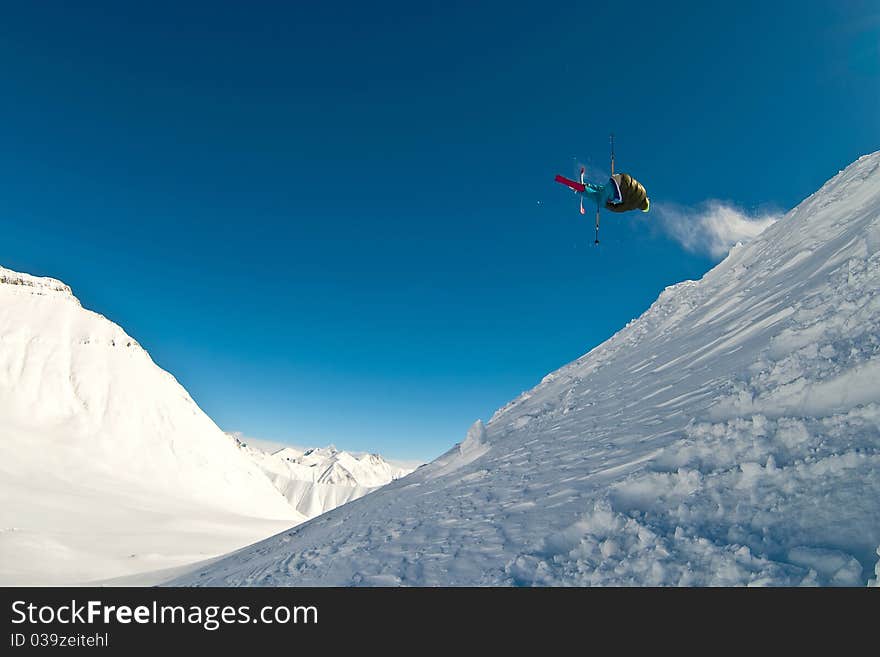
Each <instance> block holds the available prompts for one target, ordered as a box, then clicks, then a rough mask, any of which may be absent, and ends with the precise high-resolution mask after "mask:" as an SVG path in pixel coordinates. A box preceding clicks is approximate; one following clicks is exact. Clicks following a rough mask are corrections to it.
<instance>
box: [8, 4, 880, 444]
mask: <svg viewBox="0 0 880 657" xmlns="http://www.w3.org/2000/svg"><path fill="white" fill-rule="evenodd" d="M77 4H81V5H82V6H80V7H78V8H76V9H74V8H73V7H71V6H69V5H70V3H61V2H39V3H15V5H7V6H6V7H5V8H4V10H3V16H2V20H0V93H2V102H0V228H2V239H0V264H2V265H4V266H6V267H9V268H13V269H18V270H23V271H27V272H30V273H34V274H41V275H52V276H55V277H57V278H61V279H63V280H64V281H65V282H67V283H69V284H70V285H72V286H73V288H74V292H75V293H76V294H77V296H79V298H80V299H81V300H82V301H83V303H84V305H85V306H86V307H88V308H91V309H94V310H96V311H98V312H100V313H102V314H105V315H107V316H108V317H110V318H111V319H113V320H114V321H116V322H117V323H119V324H120V325H122V326H123V327H124V328H125V329H126V330H127V331H128V332H129V333H130V334H132V335H133V336H134V337H135V338H136V339H137V340H139V341H140V342H141V343H142V344H143V345H144V346H145V347H146V348H147V349H148V350H149V351H150V353H151V354H152V356H153V358H154V359H155V360H156V361H157V362H158V363H159V364H160V365H161V366H163V367H165V368H166V369H168V370H170V371H171V372H172V373H173V374H174V375H175V376H176V377H177V378H178V379H179V380H180V381H181V382H182V383H183V384H184V385H185V386H186V387H187V389H188V390H189V391H190V392H191V393H192V395H193V396H194V398H195V399H196V401H197V402H198V403H199V404H200V405H201V406H202V408H204V409H205V410H206V411H207V412H208V414H209V415H211V416H212V417H213V418H214V419H215V420H216V421H217V422H218V424H220V425H221V426H222V427H224V428H226V429H230V430H240V431H243V432H244V433H246V434H250V435H252V436H256V437H260V438H265V439H274V440H281V441H289V442H292V443H296V444H326V443H328V442H333V443H335V444H337V446H339V447H343V448H347V449H353V450H371V451H380V452H383V453H386V454H388V455H391V456H395V457H399V458H419V459H427V458H431V457H433V456H435V455H437V454H439V453H441V452H442V451H444V450H445V449H446V448H448V447H449V446H451V445H452V444H453V443H455V442H457V441H459V440H460V439H461V438H462V437H463V436H464V433H465V431H466V430H467V428H468V426H469V424H470V423H471V422H472V421H473V420H474V419H476V418H478V417H480V418H483V419H487V418H488V417H489V415H491V413H492V412H493V411H494V410H495V409H496V408H497V407H499V406H500V405H502V404H504V403H505V402H507V401H508V400H509V399H511V398H512V397H514V396H515V395H517V394H518V393H519V392H521V391H522V390H525V389H528V388H529V387H531V386H532V385H534V384H535V383H537V382H538V381H539V380H540V379H541V377H542V376H543V375H545V374H546V373H548V372H550V371H552V370H554V369H556V368H557V367H559V366H561V365H563V364H564V363H566V362H568V361H570V360H572V359H574V358H576V357H578V356H580V355H581V354H583V353H584V352H586V351H587V350H589V349H590V348H592V347H593V346H595V345H596V344H598V343H600V342H601V341H602V340H604V339H605V338H607V337H609V336H610V335H611V334H613V333H614V332H615V331H616V330H617V329H619V328H621V327H622V326H623V324H624V323H625V322H627V321H628V320H630V319H631V318H633V317H636V316H638V315H639V314H640V313H641V312H642V311H643V310H645V309H646V308H647V306H648V305H649V304H650V303H651V301H653V299H654V298H655V297H656V296H657V294H658V293H659V292H660V290H662V288H663V287H665V286H666V285H669V284H672V283H675V282H677V281H679V280H682V279H685V278H695V277H699V276H700V275H702V274H703V273H704V272H705V271H706V270H707V269H708V268H709V267H710V266H711V265H712V264H713V263H712V261H711V260H710V259H708V258H707V257H704V256H699V255H694V254H689V253H686V252H685V251H683V250H682V249H681V248H680V247H679V246H678V245H677V244H676V243H675V242H673V241H672V240H670V239H669V238H667V237H664V236H663V234H662V233H659V232H658V231H656V230H651V229H650V227H649V224H646V223H645V222H642V221H636V220H634V219H632V218H631V217H630V216H625V217H622V218H621V217H614V218H613V219H612V218H606V220H605V223H604V227H603V238H604V239H603V244H602V246H601V247H600V249H598V250H597V249H595V248H593V246H592V244H591V241H592V228H591V221H592V219H591V218H590V217H587V219H586V220H584V218H582V217H580V216H579V215H578V214H577V212H576V209H575V202H574V201H573V200H572V196H571V195H570V194H568V193H566V191H565V190H564V189H562V188H561V187H559V186H558V185H555V184H554V183H553V175H554V174H555V173H557V172H561V173H571V172H572V169H573V164H574V161H575V158H576V159H577V160H580V161H586V162H589V163H591V164H593V165H594V166H596V167H598V168H602V167H606V168H607V164H606V158H607V135H608V133H609V132H610V131H614V132H615V133H616V135H617V155H618V169H623V170H627V171H630V172H632V173H634V174H635V175H637V177H638V178H639V179H640V180H642V181H644V182H645V184H646V185H647V187H648V188H649V191H650V193H651V197H652V200H653V201H654V202H655V203H657V202H671V203H679V204H684V205H690V204H695V203H698V202H699V201H702V200H704V199H708V198H720V199H727V200H730V201H732V202H735V203H737V204H739V205H740V206H742V207H745V208H761V207H764V206H771V207H777V208H783V209H787V208H789V207H791V206H793V205H794V204H796V203H797V202H798V201H800V200H801V199H802V198H803V197H805V196H806V195H808V194H810V193H812V192H813V191H815V189H816V188H818V187H819V185H821V184H822V183H823V182H824V181H825V180H826V179H827V178H829V177H830V176H832V175H833V174H834V173H836V172H837V171H838V169H840V168H842V167H844V166H845V165H847V164H848V163H849V162H851V161H852V160H854V159H855V158H856V157H858V156H859V155H862V154H864V153H867V152H870V151H873V150H876V149H878V148H880V63H878V60H880V50H878V42H880V9H878V7H877V4H876V3H875V2H836V1H835V2H813V1H811V2H807V3H805V2H737V3H705V2H696V1H694V2H675V1H670V2H646V3H641V2H627V3H609V2H602V3H589V2H568V3H561V4H558V3H557V4H556V5H554V4H553V3H546V2H541V3H537V2H536V3H529V2H504V3H494V2H492V3H489V2H477V3H471V2H444V3H430V2H429V3H418V2H395V3H368V2H357V3H349V2H333V3H311V2H310V3H305V2H300V3H290V2H277V3H274V2H273V3H269V2H263V3H260V2H254V3H243V2H211V3H207V2H184V1H177V2H168V3H166V2H150V3H131V2H86V3H77ZM319 4H320V5H323V6H318V5H319ZM719 4H724V5H726V6H723V7H719V6H717V5H719ZM472 5H479V6H478V7H475V6H472ZM539 201H540V203H539Z"/></svg>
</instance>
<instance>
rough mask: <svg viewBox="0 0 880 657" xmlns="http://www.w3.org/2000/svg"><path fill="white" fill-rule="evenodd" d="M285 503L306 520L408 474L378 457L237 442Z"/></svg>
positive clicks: (334, 450) (332, 448) (329, 448)
mask: <svg viewBox="0 0 880 657" xmlns="http://www.w3.org/2000/svg"><path fill="white" fill-rule="evenodd" d="M239 445H240V447H241V449H242V450H244V451H245V453H246V454H248V456H249V457H250V458H251V459H253V461H254V462H255V463H256V464H257V465H258V466H259V467H260V469H261V470H262V471H263V472H264V473H265V474H266V476H268V477H269V480H270V481H271V482H272V483H273V484H274V485H275V487H276V488H277V489H278V490H279V491H281V494H282V495H284V497H285V499H286V500H287V501H288V503H289V504H290V505H291V506H293V507H294V508H295V509H296V510H297V511H298V512H299V513H301V514H303V515H304V516H305V517H307V518H314V517H315V516H318V515H320V514H322V513H324V512H326V511H329V510H331V509H335V508H336V507H337V506H340V505H342V504H345V503H346V502H350V501H351V500H355V499H357V498H359V497H363V496H364V495H366V494H367V493H370V492H372V491H374V490H376V489H377V488H379V487H381V486H385V485H386V484H388V483H390V482H392V481H394V480H395V479H399V478H400V477H403V476H404V475H406V474H408V473H409V472H411V470H409V469H406V468H399V467H394V466H392V465H391V464H389V463H388V462H387V461H386V460H385V459H383V458H382V457H381V456H380V455H378V454H363V455H361V456H355V455H353V454H351V453H349V452H346V451H341V450H338V449H336V448H335V447H333V446H332V445H331V446H329V447H321V448H312V449H306V450H299V449H296V448H295V447H284V448H282V449H279V450H276V451H273V452H267V451H264V450H262V449H259V448H256V447H252V446H250V445H249V444H246V443H243V442H241V441H239Z"/></svg>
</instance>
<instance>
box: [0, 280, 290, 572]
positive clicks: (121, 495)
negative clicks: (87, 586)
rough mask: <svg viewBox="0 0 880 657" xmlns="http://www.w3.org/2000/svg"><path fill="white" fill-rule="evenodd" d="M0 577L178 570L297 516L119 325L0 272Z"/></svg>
mask: <svg viewBox="0 0 880 657" xmlns="http://www.w3.org/2000/svg"><path fill="white" fill-rule="evenodd" d="M0 499H2V500H3V504H0V583H3V584H19V583H26V584H42V583H51V584H60V583H67V582H71V583H74V582H84V581H88V580H92V579H99V578H100V579H104V578H108V577H114V576H121V575H126V574H129V573H136V572H140V571H145V570H155V569H162V568H168V567H174V566H179V565H180V564H183V563H189V562H192V561H195V560H199V559H204V558H207V557H209V556H212V555H216V554H222V553H223V552H226V551H228V550H230V549H234V548H235V547H238V546H241V545H246V544H248V543H250V542H253V541H254V540H257V539H258V538H261V537H264V536H267V535H270V534H271V533H274V532H275V531H280V530H281V529H282V528H284V527H289V526H290V525H291V524H293V523H295V522H299V521H301V520H303V519H304V516H302V515H300V514H298V513H297V512H296V511H294V510H293V509H292V508H291V507H290V506H289V505H288V504H287V502H286V500H285V499H284V497H283V496H282V495H280V494H279V492H278V490H277V489H276V488H275V487H274V486H273V485H272V483H271V482H270V481H269V480H268V478H267V477H266V476H265V474H264V473H263V471H262V470H261V469H260V468H259V467H258V466H257V465H256V464H255V463H254V462H253V461H252V460H251V459H249V458H248V457H247V455H245V454H243V453H242V452H241V450H240V449H239V448H238V446H237V445H236V443H235V441H234V440H233V439H231V438H230V437H229V436H227V435H226V434H224V433H223V431H221V430H220V429H219V428H218V427H217V426H216V425H215V424H214V423H213V422H212V421H211V420H210V419H209V418H208V417H207V416H206V415H205V414H204V413H203V412H202V411H201V410H200V409H199V407H198V406H197V405H196V404H195V402H194V401H193V400H192V398H191V397H190V396H189V394H187V392H186V390H184V389H183V387H181V386H180V385H179V384H178V383H177V381H176V380H175V379H174V377H172V376H171V375H170V374H168V373H167V372H165V371H164V370H162V369H160V368H159V367H158V366H156V365H155V364H154V363H153V361H152V360H151V359H150V356H149V355H148V354H147V352H146V351H144V349H142V348H141V347H140V346H139V345H138V343H137V342H136V341H135V340H134V339H132V338H131V337H130V336H128V335H127V334H126V333H125V332H124V331H123V330H122V329H121V328H120V327H119V326H117V325H115V324H114V323H112V322H110V321H109V320H107V319H106V318H104V317H102V316H101V315H98V314H96V313H94V312H91V311H88V310H85V309H84V308H83V307H82V306H81V305H80V303H79V301H78V300H77V299H76V297H74V296H73V294H72V293H71V290H70V288H69V287H68V286H66V285H64V284H63V283H61V282H60V281H57V280H54V279H50V278H37V277H34V276H29V275H27V274H19V273H16V272H13V271H9V270H7V269H3V268H0Z"/></svg>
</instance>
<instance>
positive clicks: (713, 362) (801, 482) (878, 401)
mask: <svg viewBox="0 0 880 657" xmlns="http://www.w3.org/2000/svg"><path fill="white" fill-rule="evenodd" d="M878 327H880V152H878V153H874V154H872V155H868V156H865V157H862V158H861V159H859V160H858V161H857V162H855V163H853V164H852V165H850V166H849V167H848V168H847V169H845V170H844V171H842V172H841V173H839V174H838V175H837V176H835V177H834V178H832V179H831V180H830V181H829V182H828V183H826V184H825V185H824V186H823V187H822V189H821V190H819V191H818V192H817V193H815V194H814V195H812V196H811V197H809V198H808V199H806V200H805V201H804V202H802V203H801V204H800V205H799V206H798V207H797V208H795V209H794V210H792V211H791V212H789V213H788V214H787V215H785V216H784V217H783V218H782V219H780V220H779V221H778V222H776V223H775V224H773V225H772V226H770V227H769V228H767V229H766V230H765V231H764V232H763V233H762V234H760V235H758V236H757V237H755V238H754V239H753V240H752V241H751V242H750V243H748V244H746V245H738V246H736V247H734V248H733V249H732V250H731V252H730V254H729V255H728V257H727V258H726V259H725V260H723V261H722V262H721V263H720V264H719V265H718V266H716V267H715V268H714V269H712V270H711V271H709V272H708V273H707V274H706V275H705V276H704V277H703V278H702V279H701V280H699V281H685V282H683V283H679V284H678V285H674V286H671V287H669V288H667V289H666V290H665V291H664V292H663V293H662V294H661V295H660V297H659V298H658V299H657V301H656V302H655V303H654V304H653V305H652V306H651V307H650V308H649V309H648V310H647V312H645V313H644V314H643V315H642V316H641V317H640V318H639V319H637V320H635V321H632V322H630V323H629V324H628V325H627V326H626V327H625V328H624V329H622V330H621V331H619V332H618V333H617V334H616V335H614V336H613V337H612V338H611V339H609V340H608V341H606V342H605V343H603V344H601V345H600V346H598V347H596V348H595V349H593V350H592V351H590V352H589V353H588V354H586V355H585V356H583V357H581V358H579V359H578V360H576V361H574V362H572V363H570V364H569V365H566V366H565V367H563V368H561V369H559V370H558V371H556V372H554V373H552V374H550V375H548V376H547V377H545V378H544V379H543V381H541V383H540V384H539V385H538V386H537V387H535V388H534V389H532V390H530V391H528V392H526V393H524V394H522V395H521V396H520V397H518V398H517V399H515V400H514V401H512V402H511V403H509V404H508V405H506V406H505V407H503V408H502V409H500V410H499V411H498V412H497V413H495V415H494V416H493V417H492V418H491V420H490V421H489V422H488V423H486V424H485V425H484V424H483V423H482V422H478V423H476V424H475V425H474V427H472V429H471V430H470V431H469V432H468V435H467V437H466V439H465V440H464V441H463V442H462V443H461V444H460V445H457V446H456V447H454V448H453V449H451V450H450V451H449V452H447V453H446V454H445V455H443V456H442V457H440V458H438V459H437V460H436V461H434V462H432V463H431V464H429V465H427V466H424V467H422V468H419V469H418V470H416V471H415V472H414V473H413V474H411V475H409V476H407V477H404V478H403V479H399V480H397V481H394V482H392V483H390V484H389V485H388V486H385V487H384V488H382V489H380V490H378V491H376V492H374V493H372V494H371V495H369V496H366V497H364V498H361V499H358V500H355V501H353V502H351V503H349V504H347V505H345V506H343V507H340V508H338V509H335V510H333V511H331V512H329V513H326V514H324V515H322V516H320V517H318V518H316V519H313V520H311V521H309V522H307V523H304V524H301V525H299V526H297V527H295V528H293V529H291V530H289V531H285V532H282V533H280V534H278V535H277V536H274V537H272V538H269V539H266V540H264V541H262V542H259V543H256V544H254V545H252V546H250V547H248V548H245V549H243V550H240V551H238V552H236V553H234V554H231V555H228V556H227V557H225V558H223V559H220V560H217V561H215V562H213V563H210V564H206V565H204V566H203V567H199V568H196V569H193V570H192V571H190V572H189V573H187V574H185V575H183V576H180V577H177V578H176V579H173V580H171V582H172V583H174V584H185V585H358V584H361V585H860V586H863V585H865V584H868V583H869V581H871V580H873V582H876V581H877V580H878V579H880V564H878V545H880V328H878ZM536 339H540V337H538V336H536Z"/></svg>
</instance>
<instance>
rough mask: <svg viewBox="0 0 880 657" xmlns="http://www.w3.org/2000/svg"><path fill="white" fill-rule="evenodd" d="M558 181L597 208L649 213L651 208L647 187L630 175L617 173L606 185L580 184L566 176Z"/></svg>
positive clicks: (557, 178) (557, 177) (560, 177)
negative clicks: (581, 195)
mask: <svg viewBox="0 0 880 657" xmlns="http://www.w3.org/2000/svg"><path fill="white" fill-rule="evenodd" d="M556 180H557V182H560V183H562V184H563V185H566V186H568V187H571V188H572V189H573V190H574V191H575V192H576V193H578V194H583V195H584V196H585V197H586V198H587V199H589V200H590V201H592V202H593V203H595V204H596V206H597V207H604V208H605V209H606V210H611V211H612V212H629V211H630V210H641V211H642V212H647V211H648V210H650V208H651V199H650V198H648V192H647V191H645V187H644V186H643V185H642V183H640V182H639V181H638V180H636V179H635V178H633V177H632V176H631V175H629V174H628V173H615V174H613V175H612V176H611V178H609V179H608V182H607V183H606V184H604V185H598V184H596V183H590V182H588V183H579V182H577V181H574V180H569V179H568V178H565V177H564V176H556Z"/></svg>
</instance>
